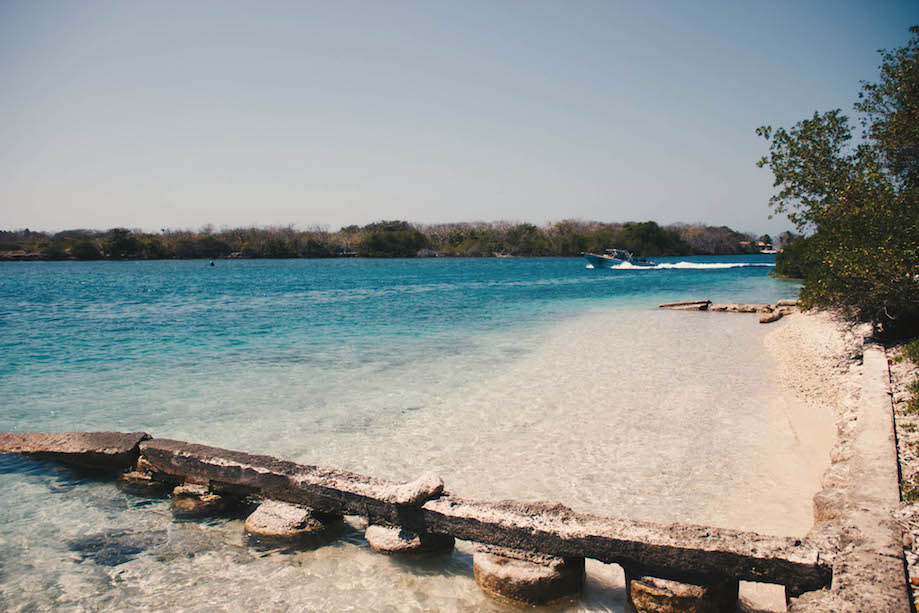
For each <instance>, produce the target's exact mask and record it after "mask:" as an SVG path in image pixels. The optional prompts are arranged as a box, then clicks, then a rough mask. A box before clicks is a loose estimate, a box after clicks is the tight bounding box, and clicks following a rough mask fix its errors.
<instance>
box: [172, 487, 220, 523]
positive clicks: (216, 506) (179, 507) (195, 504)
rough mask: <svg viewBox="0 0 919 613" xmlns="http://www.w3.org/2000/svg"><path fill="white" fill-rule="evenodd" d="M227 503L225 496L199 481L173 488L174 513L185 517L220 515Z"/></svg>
mask: <svg viewBox="0 0 919 613" xmlns="http://www.w3.org/2000/svg"><path fill="white" fill-rule="evenodd" d="M226 503H227V501H226V499H225V498H224V497H223V496H219V495H217V494H214V493H212V492H211V491H210V490H209V489H208V488H207V487H206V486H204V485H199V484H197V483H186V484H185V485H180V486H179V487H177V488H175V489H174V490H172V513H173V515H175V516H176V517H179V518H183V519H187V518H195V517H208V516H210V515H218V514H220V513H222V512H223V511H224V510H225V509H226V506H227V504H226Z"/></svg>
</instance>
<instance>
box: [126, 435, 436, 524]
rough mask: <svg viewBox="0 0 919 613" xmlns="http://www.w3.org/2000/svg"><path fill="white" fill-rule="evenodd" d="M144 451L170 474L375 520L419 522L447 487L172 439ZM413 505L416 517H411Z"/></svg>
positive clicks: (142, 448)
mask: <svg viewBox="0 0 919 613" xmlns="http://www.w3.org/2000/svg"><path fill="white" fill-rule="evenodd" d="M140 452H141V454H142V456H143V458H144V459H145V460H146V461H147V462H149V463H150V464H151V465H153V466H154V467H155V468H156V469H157V470H160V471H162V472H164V473H167V474H172V475H178V476H182V477H191V478H193V479H197V480H206V481H210V482H211V483H213V484H215V485H216V486H217V487H218V489H219V488H220V487H221V486H230V489H233V490H235V491H236V492H238V493H247V492H248V493H257V494H259V495H261V496H264V497H266V498H272V499H275V500H281V501H284V502H291V503H294V504H300V505H304V506H308V507H312V508H314V509H317V510H319V511H322V512H324V513H337V514H344V515H363V516H365V517H368V518H370V520H371V523H374V520H378V521H383V522H384V523H389V524H394V525H406V524H413V525H414V526H417V525H418V524H419V520H420V516H419V515H418V511H417V505H418V504H420V503H421V502H423V501H425V500H427V499H428V498H430V497H432V496H437V495H438V494H440V493H441V492H442V491H443V481H442V480H440V479H439V478H433V477H432V476H431V475H428V474H426V475H424V476H423V477H422V478H421V479H419V481H418V482H411V483H409V484H405V483H397V482H395V481H388V480H385V479H377V478H374V477H368V476H365V475H359V474H357V473H352V472H347V471H342V470H333V469H328V468H319V467H317V466H306V465H303V464H296V463H294V462H288V461H286V460H279V459H278V458H274V457H272V456H266V455H253V454H249V453H244V452H241V451H230V450H227V449H220V448H218V447H209V446H207V445H197V444H193V443H186V442H183V441H173V440H169V439H152V440H149V441H145V442H143V443H142V444H141V445H140ZM413 509H414V515H415V517H411V516H412V510H413ZM413 531H415V532H418V533H421V532H425V531H424V530H413Z"/></svg>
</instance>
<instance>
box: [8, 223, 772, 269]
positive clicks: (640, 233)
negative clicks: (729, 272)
mask: <svg viewBox="0 0 919 613" xmlns="http://www.w3.org/2000/svg"><path fill="white" fill-rule="evenodd" d="M786 240H787V237H786ZM771 242H772V240H771V238H770V237H769V236H768V235H764V236H760V237H756V236H754V235H751V234H744V233H741V232H737V231H735V230H732V229H731V228H728V227H726V226H720V227H715V226H706V225H701V224H673V225H669V226H666V227H662V226H660V225H658V224H657V223H655V222H653V221H644V222H625V223H603V222H597V221H580V220H564V221H559V222H555V223H552V224H548V225H545V226H542V227H540V226H536V225H533V224H530V223H513V222H494V223H485V222H475V223H445V224H433V225H421V224H412V223H409V222H407V221H379V222H376V223H371V224H368V225H365V226H356V225H353V226H346V227H344V228H341V229H340V230H338V231H337V232H330V231H328V230H325V229H322V228H311V229H306V230H298V229H296V228H294V227H293V226H286V227H248V228H232V229H221V230H215V229H214V228H213V227H211V226H205V227H204V228H201V229H200V230H197V231H192V230H163V231H162V232H159V233H147V232H141V231H139V230H129V229H126V228H113V229H110V230H105V231H96V230H67V231H63V232H57V233H53V234H52V233H45V232H32V231H29V230H19V231H0V257H4V256H5V257H6V259H45V260H65V259H75V260H101V259H117V260H125V259H172V258H178V259H193V258H205V259H214V258H225V257H242V258H332V257H349V256H358V257H419V256H420V257H425V256H427V257H435V256H437V257H449V256H457V257H489V256H504V255H507V256H522V257H524V256H563V257H565V256H578V255H580V254H581V252H585V251H586V252H594V253H602V252H603V250H604V249H608V248H610V247H618V248H624V249H629V250H631V251H633V252H635V253H640V254H641V255H643V256H649V257H658V256H668V255H733V254H741V253H756V252H758V251H760V250H761V248H762V247H763V246H769V247H771Z"/></svg>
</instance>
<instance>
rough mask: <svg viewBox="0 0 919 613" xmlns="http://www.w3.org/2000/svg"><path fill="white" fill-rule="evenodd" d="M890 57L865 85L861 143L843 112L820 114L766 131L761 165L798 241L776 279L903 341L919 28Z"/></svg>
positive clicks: (916, 283) (917, 209) (916, 262)
mask: <svg viewBox="0 0 919 613" xmlns="http://www.w3.org/2000/svg"><path fill="white" fill-rule="evenodd" d="M910 31H911V32H912V34H913V37H912V39H911V40H910V42H909V43H908V44H907V45H906V46H905V47H903V48H902V49H898V50H896V51H893V52H883V54H882V57H883V62H882V65H881V82H880V83H877V84H873V83H866V84H863V88H862V93H861V95H860V102H858V103H857V104H856V105H855V108H856V110H857V111H859V112H860V113H862V118H861V123H862V125H863V127H864V132H863V135H862V137H863V138H862V140H861V142H859V143H858V144H853V142H852V128H851V126H850V125H849V120H848V118H847V117H846V116H844V115H842V113H841V111H839V110H834V111H829V112H827V113H814V115H813V117H811V118H810V119H805V120H803V121H800V122H798V123H796V124H795V125H794V126H793V127H792V128H791V129H790V130H785V129H784V128H780V129H778V130H775V131H773V130H772V128H770V127H768V126H764V127H762V128H759V129H758V130H757V133H758V134H760V135H761V136H763V137H764V138H766V140H767V141H770V149H769V154H768V155H766V156H764V157H763V158H762V159H761V160H760V161H759V162H758V164H757V165H758V166H761V167H763V166H767V167H769V168H770V169H771V170H772V173H773V176H774V179H775V180H774V186H775V187H776V188H777V190H778V191H777V193H776V194H775V195H774V196H772V198H771V199H770V204H771V206H772V207H773V209H774V211H775V212H777V213H786V214H787V215H788V218H789V219H791V221H792V222H794V224H795V226H796V227H797V229H798V231H799V232H801V233H803V234H805V236H806V238H798V239H795V240H794V241H792V242H791V243H790V244H788V245H786V246H785V250H784V251H783V252H782V254H780V256H779V257H778V258H777V260H776V268H777V272H785V273H794V274H799V275H800V276H801V277H802V278H803V281H804V283H803V287H802V290H801V299H802V302H803V303H804V305H805V306H815V307H831V308H838V309H841V310H842V311H843V312H844V313H846V314H847V315H848V316H850V317H852V318H854V319H857V320H861V321H869V322H872V323H874V324H875V325H876V326H877V327H878V329H879V331H880V332H882V333H886V334H890V335H894V336H899V335H915V334H916V333H917V332H919V329H917V326H919V158H917V153H919V86H917V83H919V28H911V29H910Z"/></svg>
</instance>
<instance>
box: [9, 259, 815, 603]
mask: <svg viewBox="0 0 919 613" xmlns="http://www.w3.org/2000/svg"><path fill="white" fill-rule="evenodd" d="M771 262H772V259H771V256H734V257H722V258H662V259H661V260H660V263H661V265H660V266H659V267H657V268H655V269H637V270H636V269H633V270H628V269H609V270H592V269H589V268H587V267H586V266H585V262H584V261H583V260H582V259H580V258H578V259H565V258H544V259H543V258H533V259H515V258H506V259H411V260H359V259H348V260H280V261H278V260H261V261H259V260H219V261H217V262H216V266H213V267H211V266H208V265H207V263H206V262H201V261H153V262H80V263H77V262H61V263H0V349H2V355H3V356H4V359H3V361H2V362H0V392H2V400H0V431H55V430H58V431H66V430H128V431H136V430H144V431H147V432H150V433H151V434H153V435H154V436H159V437H168V438H179V439H184V440H190V441H194V442H201V443H206V444H212V445H217V446H223V447H229V448H235V449H243V450H248V451H252V452H256V453H269V454H274V455H279V456H282V457H285V458H288V459H292V460H296V461H301V462H309V463H315V464H320V465H326V466H331V467H336V468H345V469H351V470H358V471H361V472H365V473H369V474H373V475H376V476H381V477H389V478H395V479H406V480H407V479H411V478H413V477H414V476H416V475H417V474H419V473H420V472H422V471H423V470H426V469H429V468H433V469H435V470H437V471H438V472H440V473H441V474H442V475H444V478H445V480H446V482H447V487H448V488H449V489H451V490H452V491H455V492H457V493H459V494H461V495H469V496H487V497H515V498H527V499H539V498H552V499H554V500H560V501H561V502H563V503H565V504H568V505H569V506H572V507H573V508H575V509H578V510H583V511H590V512H597V513H604V514H611V515H626V516H636V517H640V518H642V519H651V520H655V521H674V520H679V521H697V522H707V523H716V524H723V525H728V526H731V527H741V528H745V529H756V528H760V529H763V530H765V531H773V532H777V533H781V532H786V531H787V532H795V530H797V529H798V528H799V525H800V521H798V520H797V519H794V521H792V523H790V524H787V525H786V524H782V523H781V522H779V523H775V522H774V521H773V520H772V519H769V520H762V521H761V520H760V518H759V514H760V512H761V511H762V509H766V512H763V513H762V515H763V516H767V517H775V516H776V515H778V516H782V515H785V516H788V517H793V518H798V516H800V515H802V513H803V515H808V514H809V506H808V507H807V508H804V507H802V503H801V502H800V501H799V500H798V498H797V497H798V494H800V492H798V491H792V492H791V493H790V494H788V495H785V494H782V493H780V490H782V491H784V490H788V488H787V487H785V488H784V490H783V483H782V481H783V480H785V481H786V482H787V480H788V479H789V475H788V474H786V473H793V472H794V471H795V470H797V469H796V468H795V466H794V464H793V463H792V464H791V465H789V466H787V467H786V466H785V464H786V463H784V462H783V463H782V466H778V465H777V463H776V462H770V461H769V458H770V457H771V455H774V453H775V447H776V445H779V447H780V448H782V449H783V450H784V453H785V454H786V455H788V454H791V455H793V456H794V455H795V454H798V455H800V457H801V460H802V462H804V461H806V460H807V458H806V453H805V451H803V450H801V449H798V448H796V447H795V446H794V443H793V442H783V441H784V439H782V436H784V434H783V428H784V426H783V421H782V418H781V410H778V409H777V410H776V411H775V412H769V411H763V410H762V409H761V407H762V406H764V405H766V404H768V401H767V400H766V399H768V398H772V397H774V396H775V389H774V385H773V384H772V383H770V382H769V381H768V380H767V379H765V378H764V377H763V376H762V373H764V372H767V371H768V370H769V367H770V363H769V361H768V359H767V358H766V357H764V356H763V355H762V346H761V342H760V341H761V338H762V334H763V331H762V330H761V329H760V328H761V327H759V325H758V324H757V323H756V320H755V318H753V317H752V316H740V315H710V314H699V313H685V312H669V311H661V310H658V309H657V308H656V306H657V304H658V303H660V302H666V301H676V300H684V299H692V298H707V299H711V300H714V301H719V302H774V301H775V300H777V299H779V298H788V297H793V296H794V295H795V294H796V293H797V286H796V285H795V284H793V283H789V282H786V281H780V280H776V279H773V278H771V277H770V276H769V275H768V273H769V271H770V270H771ZM726 403H730V405H731V410H732V417H731V419H730V421H731V424H730V425H725V423H724V422H725V419H724V415H723V414H722V413H721V412H720V409H719V411H714V412H713V411H712V410H711V405H712V404H726ZM676 408H678V409H679V410H675V409H676ZM751 432H753V433H754V434H751ZM777 441H778V442H777ZM783 446H784V447H783ZM786 447H787V448H786ZM764 464H765V465H766V467H764V466H763V465H764ZM764 471H765V473H764ZM770 471H771V472H770ZM688 480H694V482H695V483H697V484H698V487H696V488H689V490H687V487H686V483H687V482H688ZM764 480H765V481H767V482H768V484H769V485H768V487H764V486H763V482H764ZM726 481H727V482H730V483H733V484H734V486H735V487H734V491H735V493H734V494H732V496H731V498H732V499H734V500H737V501H739V504H738V509H741V507H742V510H738V511H737V512H736V513H734V512H731V511H730V510H727V511H726V510H725V500H724V499H725V495H724V493H720V494H719V492H720V491H721V490H723V489H724V485H725V483H726ZM0 488H2V489H0V491H3V492H4V493H3V494H0V520H2V521H0V524H2V527H0V559H2V562H0V564H2V565H0V590H2V591H0V596H2V597H3V598H2V600H4V601H5V602H7V603H11V604H10V608H11V609H12V610H30V608H38V609H50V608H54V609H57V608H66V607H72V608H74V609H76V610H82V609H86V610H99V609H110V610H124V609H125V608H131V607H134V606H136V607H137V608H148V609H149V608H154V609H156V608H176V607H179V608H188V609H195V610H198V609H200V610H213V609H217V610H243V609H248V608H252V605H253V602H252V601H251V600H247V598H249V597H250V596H247V594H249V593H250V592H251V591H253V590H262V591H266V590H267V591H269V592H272V593H275V591H277V592H279V593H280V592H282V591H283V592H284V594H285V595H284V596H280V595H277V594H275V595H274V596H273V598H275V600H273V601H271V602H272V603H273V604H271V603H269V604H270V606H265V607H262V608H267V609H272V610H287V609H289V608H301V609H306V610H322V609H328V608H335V609H340V608H348V607H353V608H357V609H362V610H363V609H375V610H384V609H391V608H400V609H417V610H434V609H437V610H475V609H480V608H483V607H485V608H488V607H491V608H497V609H500V608H501V607H500V606H499V605H497V604H495V603H491V602H490V601H486V600H483V597H482V596H481V595H480V594H479V592H478V591H477V589H476V588H475V585H474V582H472V583H470V582H471V581H472V579H471V571H470V569H469V565H470V562H469V552H470V551H471V549H469V546H468V544H466V545H461V547H460V548H459V549H458V551H457V552H456V553H454V554H453V556H448V559H447V560H446V561H440V562H431V563H428V565H424V564H421V565H419V566H412V567H410V568H407V569H406V568H402V567H400V566H399V563H397V562H393V561H391V560H389V559H388V558H384V557H382V556H374V555H373V554H371V553H369V551H368V550H367V547H366V543H364V542H363V540H362V538H361V537H360V533H359V531H357V530H355V531H354V532H353V534H351V535H350V536H349V537H347V538H346V539H344V540H343V541H342V542H340V543H338V544H336V545H335V546H332V547H327V548H323V549H322V550H318V551H316V552H306V553H302V554H297V555H295V556H282V555H279V554H272V555H268V556H265V555H263V554H254V553H252V552H250V551H249V550H248V549H246V548H245V547H244V546H243V545H242V543H241V537H240V531H241V529H240V525H239V523H238V522H237V521H236V520H225V521H224V520H221V521H217V522H213V523H212V524H209V525H204V526H199V525H195V526H191V525H189V524H176V523H175V522H172V520H171V518H170V516H169V512H168V506H167V504H166V503H165V502H160V501H157V502H148V501H138V500H137V499H133V498H131V497H128V496H126V495H124V494H122V493H121V492H119V491H118V490H117V489H115V488H114V486H112V485H111V484H109V483H105V482H96V481H86V480H85V479H83V478H82V477H80V476H78V475H73V474H71V473H68V472H67V471H61V470H60V469H58V468H55V467H51V466H48V465H45V464H38V463H35V462H32V461H30V460H23V459H19V458H12V457H9V456H7V457H3V458H0ZM791 489H792V490H794V488H791ZM805 489H806V488H805ZM662 491H663V492H670V493H671V495H670V496H669V500H668V501H667V503H666V504H661V502H660V501H659V500H655V498H656V496H655V495H654V494H653V493H654V492H662ZM737 492H739V493H737ZM719 496H720V497H719ZM773 507H775V508H773ZM751 508H752V510H751ZM802 508H803V509H804V510H803V511H802ZM789 521H791V520H789ZM770 522H773V523H770ZM128 528H130V529H131V530H135V531H136V530H141V532H142V533H143V534H145V535H148V536H149V535H155V536H151V537H149V539H148V541H149V542H148V541H145V542H148V546H145V547H142V548H141V549H142V550H143V551H142V552H141V553H139V554H137V555H136V556H133V557H131V559H130V560H126V561H124V562H123V563H119V564H116V565H112V566H108V565H106V564H104V563H99V561H98V560H94V559H93V558H92V556H89V557H87V556H86V555H84V554H82V553H80V549H79V547H76V548H75V546H74V545H73V542H74V541H75V539H76V540H78V539H79V538H81V536H83V535H85V534H88V533H89V534H94V533H99V532H100V531H101V532H105V531H106V530H114V529H128ZM24 535H28V536H27V537H26V536H24ZM68 543H70V544H69V545H68ZM39 560H41V562H39ZM597 566H598V567H594V568H593V570H592V571H590V572H591V574H592V576H593V580H592V583H591V586H593V587H591V588H590V589H589V590H588V593H587V595H586V596H585V598H584V599H582V600H581V601H579V602H578V603H576V604H575V605H573V606H575V607H576V608H584V609H600V610H608V609H612V610H617V609H618V608H621V606H622V605H621V600H622V593H621V586H619V584H618V583H617V582H618V581H621V578H620V577H619V576H618V575H617V574H616V572H617V571H616V570H615V569H614V567H605V566H603V565H597ZM599 567H603V568H599ZM610 568H613V570H609V569H610ZM246 569H249V570H246ZM250 571H252V572H254V573H255V574H257V575H258V578H257V579H256V578H255V577H254V576H252V574H251V573H250ZM241 574H242V575H245V576H246V577H247V579H246V580H244V581H243V580H241V579H240V575H241ZM330 577H335V579H334V582H335V583H334V587H331V586H330V585H329V581H333V580H332V579H330ZM309 578H313V579H315V581H318V582H320V583H322V584H323V585H324V586H325V587H324V591H323V592H322V593H321V594H317V592H316V589H315V586H314V588H313V589H307V587H306V586H308V584H310V581H311V579H309ZM231 581H232V582H233V587H228V585H227V583H228V582H231ZM290 581H295V582H297V583H298V585H301V588H300V589H299V590H290V589H285V590H281V589H280V588H279V586H280V585H287V583H288V582H290ZM171 584H176V585H180V586H183V594H184V598H186V599H188V600H187V605H182V604H180V602H181V601H180V600H173V599H171V598H172V596H169V594H171V593H172V592H171V591H170V590H167V589H165V587H166V586H168V585H171ZM164 590H165V591H164ZM176 598H178V597H177V596H176ZM208 603H209V604H208ZM247 603H248V604H247Z"/></svg>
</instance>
